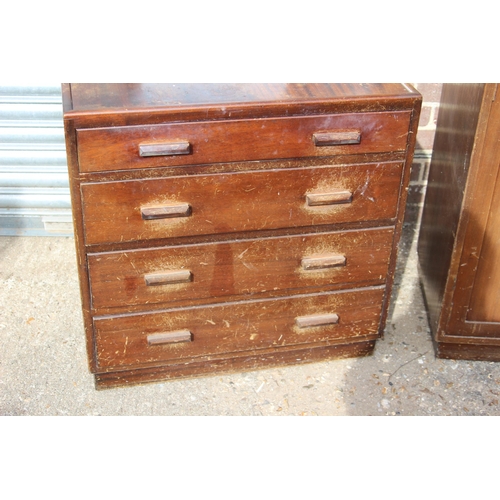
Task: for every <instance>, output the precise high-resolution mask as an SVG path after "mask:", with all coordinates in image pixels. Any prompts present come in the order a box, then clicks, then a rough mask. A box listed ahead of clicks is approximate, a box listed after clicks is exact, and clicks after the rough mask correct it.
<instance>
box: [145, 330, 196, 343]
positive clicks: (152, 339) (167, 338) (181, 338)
mask: <svg viewBox="0 0 500 500" xmlns="http://www.w3.org/2000/svg"><path fill="white" fill-rule="evenodd" d="M147 340H148V345H158V344H176V343H178V342H191V341H192V340H193V335H192V334H191V332H190V331H189V330H177V331H175V332H167V333H153V334H152V335H148V336H147Z"/></svg>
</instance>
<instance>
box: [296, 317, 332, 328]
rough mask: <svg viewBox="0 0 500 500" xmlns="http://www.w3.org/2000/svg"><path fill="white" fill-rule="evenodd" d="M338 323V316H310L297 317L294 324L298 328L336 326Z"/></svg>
mask: <svg viewBox="0 0 500 500" xmlns="http://www.w3.org/2000/svg"><path fill="white" fill-rule="evenodd" d="M338 322H339V316H338V314H312V315H310V316H299V317H297V318H295V323H296V325H297V326H298V327H299V328H308V327H310V326H323V325H336V324H337V323H338Z"/></svg>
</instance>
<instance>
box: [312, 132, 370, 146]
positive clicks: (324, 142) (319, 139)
mask: <svg viewBox="0 0 500 500" xmlns="http://www.w3.org/2000/svg"><path fill="white" fill-rule="evenodd" d="M313 141H314V144H315V145H316V146H319V147H321V146H341V145H343V144H359V143H360V142H361V130H354V129H351V130H337V131H335V132H316V133H315V134H313Z"/></svg>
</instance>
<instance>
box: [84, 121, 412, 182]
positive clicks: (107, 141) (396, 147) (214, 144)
mask: <svg viewBox="0 0 500 500" xmlns="http://www.w3.org/2000/svg"><path fill="white" fill-rule="evenodd" d="M409 122H410V112H408V111H398V112H392V113H351V114H339V115H321V116H309V117H294V118H274V119H257V120H232V121H220V122H217V121H210V122H197V123H172V124H166V125H149V126H148V125H146V126H130V127H115V128H99V129H81V130H78V131H77V143H78V159H79V165H80V171H81V172H101V171H109V170H128V169H137V168H154V167H162V166H176V165H193V164H205V163H223V162H232V161H250V160H263V159H277V158H301V157H306V156H309V157H314V156H331V155H337V154H361V153H382V152H391V151H404V150H405V149H406V143H407V136H408V128H409Z"/></svg>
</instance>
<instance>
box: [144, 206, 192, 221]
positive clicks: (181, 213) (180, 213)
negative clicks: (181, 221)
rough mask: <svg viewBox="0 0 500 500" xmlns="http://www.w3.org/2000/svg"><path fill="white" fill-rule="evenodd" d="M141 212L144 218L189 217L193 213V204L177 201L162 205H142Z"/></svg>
mask: <svg viewBox="0 0 500 500" xmlns="http://www.w3.org/2000/svg"><path fill="white" fill-rule="evenodd" d="M141 214H142V218H143V219H144V220H154V219H171V218H173V217H189V216H190V215H191V205H190V204H189V203H176V204H173V205H163V206H161V207H141Z"/></svg>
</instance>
